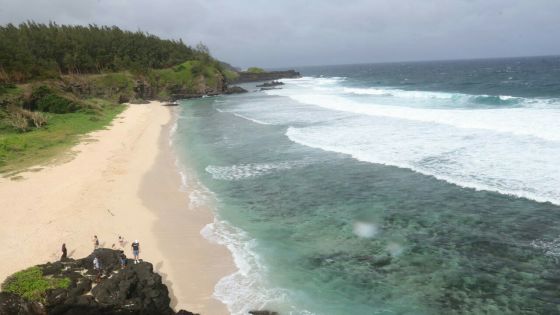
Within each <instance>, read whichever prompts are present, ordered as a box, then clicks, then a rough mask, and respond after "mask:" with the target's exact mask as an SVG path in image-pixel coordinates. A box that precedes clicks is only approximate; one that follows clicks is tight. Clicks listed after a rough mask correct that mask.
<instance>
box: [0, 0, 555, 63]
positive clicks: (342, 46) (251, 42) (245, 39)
mask: <svg viewBox="0 0 560 315" xmlns="http://www.w3.org/2000/svg"><path fill="white" fill-rule="evenodd" d="M4 2H5V3H4ZM558 13H560V1H557V0H531V1H529V0H526V1H525V0H493V1H488V0H430V1H428V0H426V1H420V0H406V1H405V0H400V1H395V0H376V1H373V0H371V1H366V0H348V1H340V0H299V1H298V0H291V1H289V0H285V1H265V0H253V1H249V0H246V1H242V0H160V1H153V0H135V1H126V0H34V1H32V0H9V1H6V0H2V2H0V23H2V24H5V23H10V22H11V23H20V22H23V21H26V20H35V21H37V22H48V21H55V22H57V23H61V24H62V23H71V24H89V23H96V24H100V25H117V26H119V27H122V28H125V29H129V30H138V29H141V30H144V31H147V32H149V33H153V34H155V35H158V36H161V37H164V38H176V39H177V38H182V39H183V40H184V41H185V42H187V43H189V44H191V45H195V44H196V43H198V42H199V41H201V42H204V43H205V44H207V45H208V46H209V47H210V50H211V51H212V53H213V55H214V56H216V57H217V58H219V59H221V60H224V61H227V62H230V63H232V64H234V65H238V66H243V67H247V66H252V65H256V66H264V67H280V66H297V65H310V64H340V63H359V62H385V61H399V60H429V59H454V58H478V57H499V56H526V55H546V54H560V41H558V39H557V36H558V35H557V33H558V30H560V19H559V18H558V16H557V15H558Z"/></svg>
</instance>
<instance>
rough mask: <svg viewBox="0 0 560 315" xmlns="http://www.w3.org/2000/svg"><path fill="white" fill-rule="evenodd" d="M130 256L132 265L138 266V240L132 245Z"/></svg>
mask: <svg viewBox="0 0 560 315" xmlns="http://www.w3.org/2000/svg"><path fill="white" fill-rule="evenodd" d="M131 247H132V255H133V256H134V263H135V264H138V263H140V260H139V258H138V256H139V255H140V243H139V242H138V240H135V241H134V242H133V243H132V245H131Z"/></svg>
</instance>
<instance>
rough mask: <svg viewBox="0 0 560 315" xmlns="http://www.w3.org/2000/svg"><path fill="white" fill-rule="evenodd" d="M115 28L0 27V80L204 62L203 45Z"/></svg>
mask: <svg viewBox="0 0 560 315" xmlns="http://www.w3.org/2000/svg"><path fill="white" fill-rule="evenodd" d="M199 47H200V48H199V49H193V48H191V47H189V46H187V45H185V44H184V43H183V42H182V40H165V39H160V38H158V37H156V36H154V35H150V34H147V33H144V32H141V31H137V32H130V31H125V30H121V29H120V28H118V27H116V26H112V27H108V26H97V25H89V26H79V25H58V24H56V23H49V24H40V23H35V22H27V23H23V24H20V25H18V26H16V25H13V24H8V25H5V26H0V82H23V81H26V80H30V79H43V78H52V77H56V76H59V75H61V74H86V73H102V72H115V71H122V70H130V71H132V72H140V73H142V72H146V71H147V70H148V69H160V68H167V67H171V66H173V65H177V64H180V63H182V62H184V61H186V60H192V59H201V60H205V61H206V60H208V59H209V58H210V57H209V53H208V49H207V48H206V47H205V46H203V45H199Z"/></svg>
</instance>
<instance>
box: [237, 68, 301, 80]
mask: <svg viewBox="0 0 560 315" xmlns="http://www.w3.org/2000/svg"><path fill="white" fill-rule="evenodd" d="M238 74H239V76H238V77H237V78H236V79H235V80H233V81H232V82H229V83H245V82H259V81H273V80H278V79H291V78H301V74H300V73H299V72H297V71H295V70H287V71H269V72H260V73H254V72H245V71H243V72H238Z"/></svg>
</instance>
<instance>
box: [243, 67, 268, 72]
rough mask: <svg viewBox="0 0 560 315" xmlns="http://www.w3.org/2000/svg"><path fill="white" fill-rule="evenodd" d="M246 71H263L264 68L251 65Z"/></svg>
mask: <svg viewBox="0 0 560 315" xmlns="http://www.w3.org/2000/svg"><path fill="white" fill-rule="evenodd" d="M247 72H249V73H263V72H264V69H263V68H259V67H251V68H249V69H247Z"/></svg>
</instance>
